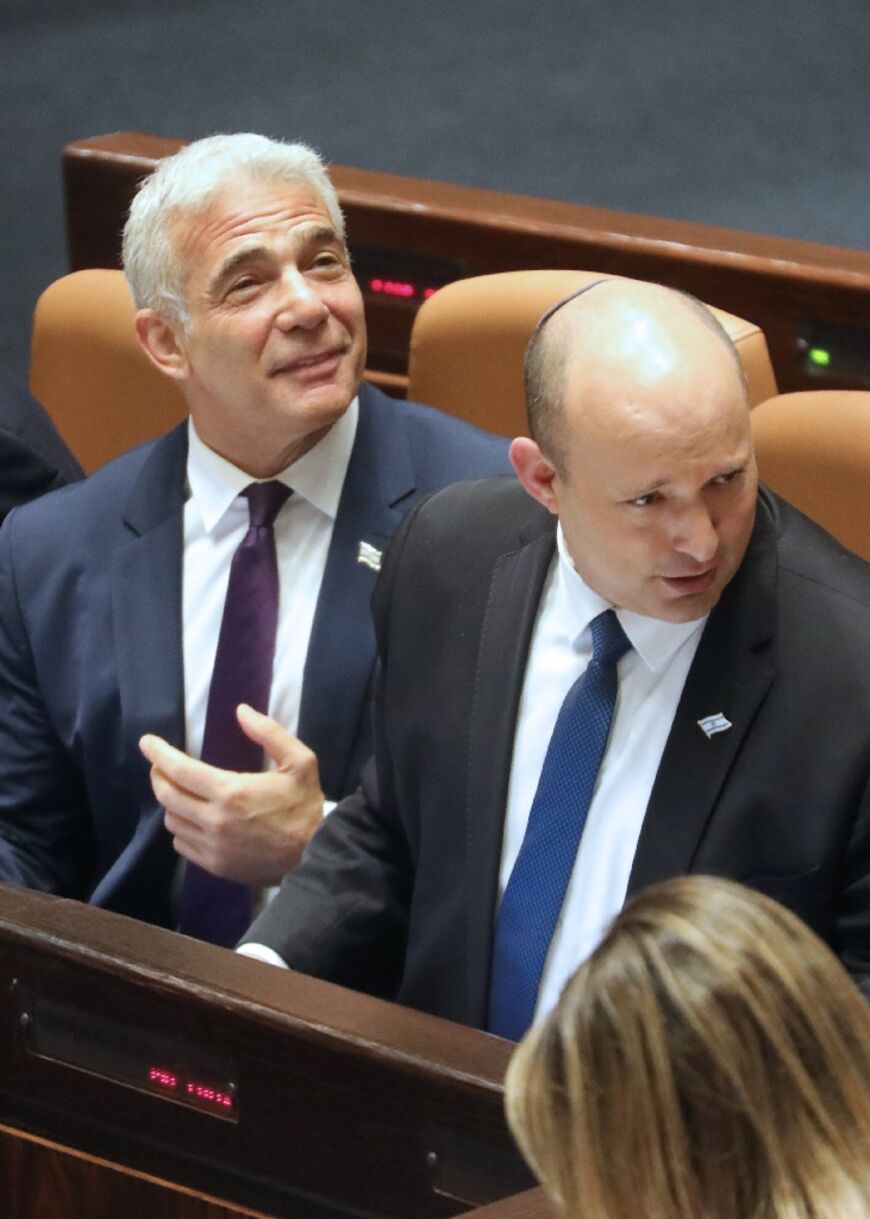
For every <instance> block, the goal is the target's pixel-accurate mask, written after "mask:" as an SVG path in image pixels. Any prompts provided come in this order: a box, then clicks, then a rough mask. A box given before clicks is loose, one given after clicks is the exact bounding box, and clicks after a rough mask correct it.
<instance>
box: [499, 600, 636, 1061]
mask: <svg viewBox="0 0 870 1219" xmlns="http://www.w3.org/2000/svg"><path fill="white" fill-rule="evenodd" d="M591 627H592V659H591V660H590V662H589V664H588V665H587V667H586V671H585V672H584V673H583V674H581V676H580V677H579V678H578V679H577V681H576V682H575V683H574V685H573V686H572V687H571V689H570V690H569V691H568V693H567V695H566V696H565V701H564V702H563V703H562V707H561V709H560V711H559V715H558V717H557V719H556V726H555V728H554V729H553V735H552V736H551V737H550V744H549V745H548V747H547V754H546V757H545V758H544V765H543V767H542V769H541V777H540V779H539V780H538V789H537V791H536V792H535V798H534V800H533V801H532V809H531V812H530V813H529V822H528V825H527V827H526V833H525V837H524V838H523V844H522V846H521V848H520V853H519V855H518V856H517V861H516V863H515V864H514V867H513V871H512V872H511V874H510V878H509V880H508V883H507V887H506V889H505V892H504V897H503V898H502V903H501V908H500V909H499V913H498V921H497V923H496V929H495V944H494V948H493V960H492V973H491V975H490V992H489V1019H488V1022H487V1028H488V1029H489V1031H490V1032H491V1033H496V1034H497V1035H498V1036H499V1037H507V1038H509V1039H510V1040H512V1041H519V1040H520V1038H521V1037H522V1036H523V1035H524V1033H525V1032H526V1030H527V1029H528V1027H529V1025H530V1024H531V1023H532V1016H533V1014H534V1011H535V1003H536V1001H537V997H538V987H539V985H540V981H541V973H542V972H543V969H544V962H545V961H546V959H547V952H548V950H549V947H550V941H551V940H552V938H553V932H554V930H555V928H556V923H557V921H558V918H559V912H560V911H561V909H562V903H563V902H564V900H565V891H566V889H567V887H568V881H569V880H570V878H571V872H572V871H573V868H574V861H575V859H576V857H577V848H578V847H579V845H580V836H581V834H582V833H583V826H584V825H585V823H586V815H587V813H588V812H589V805H590V804H591V802H592V793H593V792H594V790H595V782H596V780H597V778H598V771H599V770H600V769H601V762H602V759H603V758H604V751H605V749H606V748H607V738H608V737H609V735H610V725H611V721H612V719H613V711H614V708H615V706H616V694H617V684H618V683H617V674H616V666H617V663H618V662H619V660H620V658H621V657H622V656H624V655H625V653H626V652H627V651H628V649H629V648H630V647H631V644H630V643H629V641H628V639H627V637H626V635H625V632H624V631H623V629H622V627H621V626H620V625H619V621H618V619H617V617H616V614H615V613H614V611H613V610H605V611H604V613H603V614H599V615H598V617H597V618H595V619H593V621H592V624H591Z"/></svg>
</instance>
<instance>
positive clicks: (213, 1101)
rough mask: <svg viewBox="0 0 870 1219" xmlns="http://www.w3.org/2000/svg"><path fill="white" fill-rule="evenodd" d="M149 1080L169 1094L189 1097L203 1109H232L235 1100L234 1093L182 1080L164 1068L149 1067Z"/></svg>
mask: <svg viewBox="0 0 870 1219" xmlns="http://www.w3.org/2000/svg"><path fill="white" fill-rule="evenodd" d="M148 1079H149V1081H150V1082H151V1083H152V1084H157V1086H158V1087H159V1088H161V1089H166V1091H169V1092H172V1091H174V1092H181V1093H182V1095H184V1096H188V1097H190V1098H191V1100H195V1101H198V1102H200V1104H201V1105H202V1106H203V1108H211V1107H213V1108H215V1109H224V1110H226V1109H232V1108H233V1106H234V1099H233V1096H232V1093H230V1092H222V1091H220V1090H219V1089H218V1088H211V1087H209V1086H208V1085H207V1084H202V1083H199V1082H198V1081H197V1080H195V1079H185V1080H183V1081H182V1080H181V1079H180V1077H179V1076H178V1075H177V1074H176V1073H175V1072H174V1071H167V1070H164V1068H163V1067H149V1068H148Z"/></svg>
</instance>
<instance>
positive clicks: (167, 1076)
mask: <svg viewBox="0 0 870 1219" xmlns="http://www.w3.org/2000/svg"><path fill="white" fill-rule="evenodd" d="M148 1078H149V1079H150V1080H151V1082H152V1083H154V1084H160V1086H161V1088H177V1087H178V1076H177V1075H173V1074H172V1072H171V1071H163V1070H161V1068H160V1067H149V1069H148Z"/></svg>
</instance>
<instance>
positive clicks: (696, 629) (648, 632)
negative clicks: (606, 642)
mask: <svg viewBox="0 0 870 1219" xmlns="http://www.w3.org/2000/svg"><path fill="white" fill-rule="evenodd" d="M556 545H557V548H558V555H559V558H558V570H557V574H556V579H557V581H558V589H557V596H558V598H559V601H560V604H561V605H562V607H563V610H564V613H565V616H566V619H567V621H568V622H570V623H571V627H570V631H569V633H572V634H573V644H574V647H577V646H578V644H579V641H580V637H581V636H582V634H583V632H584V631H585V630H586V629H587V628H588V626H589V623H590V622H591V621H592V619H593V618H597V617H598V615H599V614H601V613H603V612H604V610H607V609H612V608H614V607H613V606H611V604H610V602H608V601H605V600H604V598H603V597H601V596H599V595H598V593H596V592H593V590H592V589H591V588H590V587H589V585H588V584H587V583H586V582H585V580H584V579H583V577H582V576H581V575H580V573H579V572H578V571H577V568H576V567H575V566H574V560H573V559H572V558H571V556H570V554H569V553H568V547H567V545H566V543H565V537H564V534H563V532H562V526H561V524H559V525H558V526H557V529H556ZM616 616H617V618H618V619H619V623H620V625H621V627H622V629H623V630H624V631H625V633H626V635H627V636H628V638H629V640H630V641H631V646H632V647H633V648H634V650H635V651H636V652H637V653H638V655H639V656H640V658H641V659H642V660H643V662H644V664H645V665H646V666H647V668H648V669H650V670H651V671H652V672H653V673H655V672H657V671H658V670H659V669H662V668H664V666H665V665H666V664H667V663H668V661H669V660H670V659H671V657H672V656H673V655H674V654H675V653H676V652H677V650H678V649H679V648H681V647H682V646H683V644H684V643H686V641H687V640H689V639H691V638H693V637H694V636H695V635H700V633H701V631H702V630H703V627H704V624H705V623H706V621H707V617H708V616H707V615H706V614H705V615H704V617H703V618H696V619H695V620H694V622H664V621H663V620H662V619H660V618H649V617H647V616H646V615H645V614H637V613H635V612H634V611H633V610H626V609H616Z"/></svg>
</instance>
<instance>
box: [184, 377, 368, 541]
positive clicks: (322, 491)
mask: <svg viewBox="0 0 870 1219" xmlns="http://www.w3.org/2000/svg"><path fill="white" fill-rule="evenodd" d="M358 418H359V399H358V398H354V399H353V401H352V402H351V404H350V406H349V407H348V408H347V410H346V411H345V412H344V414H343V415H342V416H341V418H340V419H337V420H336V421H335V423H334V424H333V425H332V427H331V428H330V429H329V431H328V432H327V433H326V435H325V436H324V437H323V438H322V439H321V440H318V442H317V444H316V445H314V447H313V448H310V449H309V450H308V452H307V453H303V454H302V456H301V457H300V458H298V460H296V461H294V462H292V463H291V464H290V465H289V466H288V467H287V468H286V470H282V471H281V472H280V473H279V474H276V475H275V476H274V477H275V481H277V482H282V483H284V484H285V485H286V486H288V487H290V489H291V490H292V491H293V492H294V493H295V494H296V495H301V496H302V498H303V499H306V500H308V502H309V503H310V504H313V506H314V507H315V508H318V509H319V510H320V511H321V512H323V513H325V515H326V516H328V517H329V518H330V519H331V520H335V517H336V514H337V513H338V502H339V500H340V499H341V489H342V487H343V486H344V477H345V474H346V473H347V466H348V462H349V461H350V454H351V450H352V449H353V442H354V440H355V438H356V426H357V420H358ZM187 425H188V449H187V486H188V490H189V492H190V495H191V497H192V499H193V500H194V501H195V503H196V506H197V508H198V509H199V512H200V515H201V516H202V522H203V525H204V527H205V530H206V532H207V533H211V532H212V530H213V529H214V528H215V526H216V525H217V524H218V522H219V521H220V520H221V519H222V518H223V516H224V514H225V513H226V511H227V509H228V508H229V506H230V504H232V502H233V501H234V500H235V499H236V498H237V497H238V496H239V495H241V493H242V491H243V490H244V489H245V487H247V486H248V485H249V483H251V482H255V481H257V480H256V479H252V478H251V476H250V474H246V473H245V471H244V470H240V469H239V468H238V466H234V465H233V463H232V462H231V461H227V459H226V458H225V457H221V456H220V454H219V453H216V452H215V451H214V449H210V448H209V447H208V445H207V444H206V443H205V441H204V440H201V439H200V437H199V434H198V433H197V430H196V427H195V426H194V423H193V420H192V419H188V421H187ZM270 481H271V480H270Z"/></svg>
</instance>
